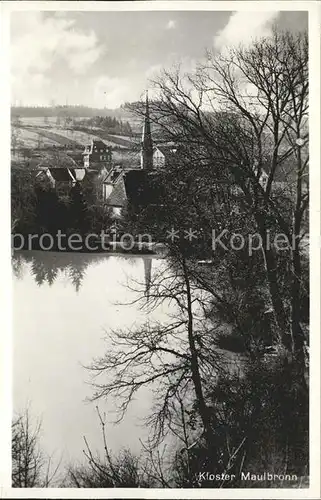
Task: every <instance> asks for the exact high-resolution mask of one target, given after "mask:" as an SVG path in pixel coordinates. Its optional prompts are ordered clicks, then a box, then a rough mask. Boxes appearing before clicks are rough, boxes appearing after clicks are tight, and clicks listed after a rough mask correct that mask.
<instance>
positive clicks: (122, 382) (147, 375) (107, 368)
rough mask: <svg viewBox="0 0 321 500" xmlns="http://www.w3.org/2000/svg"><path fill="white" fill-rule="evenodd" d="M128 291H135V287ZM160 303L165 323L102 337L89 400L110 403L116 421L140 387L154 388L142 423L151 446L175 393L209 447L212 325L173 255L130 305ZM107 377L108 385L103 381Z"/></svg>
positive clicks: (162, 431) (161, 432)
mask: <svg viewBox="0 0 321 500" xmlns="http://www.w3.org/2000/svg"><path fill="white" fill-rule="evenodd" d="M128 286H129V288H132V289H133V290H135V291H136V292H137V284H136V285H135V286H133V285H130V284H129V285H128ZM165 301H167V303H172V305H174V304H175V311H174V312H173V314H171V315H170V316H169V318H168V321H166V322H162V323H160V322H158V321H153V322H148V323H146V324H144V325H142V326H141V327H139V328H137V329H135V330H132V329H131V330H130V331H127V330H126V331H112V332H107V338H108V345H109V347H108V351H107V352H106V354H105V355H104V356H102V357H101V358H98V359H96V360H94V362H93V363H92V365H91V366H90V367H89V368H90V370H91V372H92V375H93V381H92V383H93V387H94V389H95V393H94V396H93V398H92V399H93V400H98V399H100V398H108V397H113V398H115V401H116V402H117V405H118V411H119V420H120V419H121V418H122V417H123V415H124V413H125V412H126V410H127V408H128V405H129V404H130V402H131V401H132V399H133V397H134V395H135V394H136V393H137V391H138V390H139V389H140V388H141V387H144V386H145V387H150V388H151V387H157V391H156V392H155V398H154V408H153V410H152V413H151V414H150V415H149V417H148V418H147V423H148V425H149V426H150V427H151V428H152V429H153V431H154V432H153V438H152V440H151V441H153V443H154V444H155V445H156V444H159V443H160V442H161V441H162V440H163V438H164V437H165V436H166V435H167V434H168V432H169V431H170V424H171V422H172V417H173V415H174V413H175V411H176V410H175V408H176V406H177V403H178V402H179V400H178V399H177V397H178V394H181V395H182V394H184V395H185V400H186V404H188V401H189V404H190V405H195V407H196V408H197V413H198V415H199V417H200V423H201V432H200V434H202V435H203V436H204V439H205V441H206V442H207V443H208V446H212V445H213V443H212V424H213V422H212V421H211V419H212V415H211V414H210V412H209V409H208V408H207V404H206V397H205V394H204V382H205V380H206V378H207V377H209V376H210V375H212V374H213V371H217V370H219V369H221V364H220V355H218V354H216V353H215V349H213V347H214V346H213V324H211V326H210V328H209V327H208V326H207V325H206V321H205V320H204V310H205V309H206V307H207V305H209V304H210V301H209V300H208V299H207V297H206V296H205V295H204V294H202V292H201V290H200V289H199V287H195V286H194V284H193V283H192V282H191V281H190V278H189V275H188V271H187V266H186V259H185V257H184V256H183V255H182V254H181V253H180V252H178V251H177V253H176V259H175V264H174V265H171V266H169V267H168V268H167V269H166V270H164V269H162V270H161V271H160V272H155V273H154V276H153V279H152V280H151V282H150V284H149V292H148V302H146V295H145V293H144V291H143V290H142V289H140V293H139V297H138V299H137V300H135V302H137V303H139V302H140V303H141V305H142V307H144V308H147V310H148V311H150V312H151V311H152V310H154V308H156V307H159V306H161V305H162V304H163V303H164V302H165ZM107 373H108V378H109V381H108V380H107V381H106V380H105V379H104V375H105V374H107ZM110 375H111V377H110ZM180 397H182V396H180Z"/></svg>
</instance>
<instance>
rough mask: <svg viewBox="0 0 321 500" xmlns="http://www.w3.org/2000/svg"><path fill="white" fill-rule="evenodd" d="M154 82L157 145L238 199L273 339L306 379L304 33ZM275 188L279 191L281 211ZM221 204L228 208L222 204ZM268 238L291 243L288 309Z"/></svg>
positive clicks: (212, 58)
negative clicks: (259, 259)
mask: <svg viewBox="0 0 321 500" xmlns="http://www.w3.org/2000/svg"><path fill="white" fill-rule="evenodd" d="M154 84H155V88H156V91H158V96H157V98H156V99H155V100H154V101H153V102H152V103H150V112H151V116H152V120H153V121H154V123H155V124H156V125H155V126H156V127H157V128H158V129H160V130H161V131H162V134H163V137H164V138H165V139H168V140H171V141H174V142H175V143H176V144H178V145H181V147H182V150H184V151H185V157H186V160H185V168H189V170H190V175H191V177H192V176H194V178H195V183H196V180H197V179H199V178H200V177H202V178H203V181H204V182H205V183H207V193H208V199H211V197H210V193H211V190H212V188H213V186H214V185H215V184H216V187H217V186H218V187H220V190H221V194H224V193H223V191H224V189H225V188H224V189H223V186H230V188H229V193H227V198H228V199H229V200H230V199H231V190H232V191H233V189H234V191H236V192H237V193H239V196H238V198H239V200H238V203H239V204H240V207H241V211H243V213H245V214H247V216H248V217H249V219H252V220H253V222H254V228H255V230H256V231H257V232H258V233H259V234H260V236H261V239H262V241H263V246H262V256H263V266H264V269H265V273H266V279H267V284H268V290H269V295H270V304H271V311H272V313H273V317H274V325H275V328H274V330H275V331H276V333H277V335H276V341H278V342H281V343H282V344H283V345H284V347H285V349H286V351H287V353H288V355H289V356H291V355H292V353H293V354H294V356H295V357H296V359H297V361H298V364H299V365H300V366H301V371H302V370H303V371H304V369H305V360H304V345H305V343H306V338H305V334H304V331H303V328H302V324H301V317H300V316H301V312H300V311H301V308H300V297H301V296H302V294H303V293H304V290H305V284H304V279H303V277H302V272H301V258H302V255H301V253H300V241H301V239H302V237H303V236H304V225H303V218H304V214H305V212H306V210H307V207H308V200H309V195H308V187H307V169H308V152H307V148H308V134H307V113H308V42H307V35H306V34H299V35H290V34H289V33H281V34H280V33H278V32H276V31H275V32H274V34H273V37H272V38H265V39H262V40H259V41H257V42H255V43H254V45H253V46H251V47H250V48H243V47H241V48H238V49H237V48H235V49H231V50H229V51H223V52H222V53H221V54H216V53H211V52H208V54H207V59H206V61H205V62H204V63H202V64H200V65H199V67H198V68H197V71H196V72H195V74H193V75H186V74H182V73H181V71H180V69H179V68H175V69H173V70H172V71H164V72H163V74H162V75H161V77H160V78H159V79H158V80H156V81H155V82H154ZM135 108H136V110H137V106H136V107H135ZM138 112H139V113H142V109H141V108H139V109H138ZM263 174H266V182H265V183H263V182H262V176H263ZM280 176H282V177H283V181H282V182H280V181H279V178H280ZM204 182H203V184H204ZM280 189H281V190H282V191H286V193H287V197H286V198H287V207H286V209H285V207H284V203H283V200H284V197H282V196H280V193H279V191H278V190H280ZM216 190H217V189H216ZM204 193H205V192H204ZM224 205H225V209H227V208H228V209H229V206H228V204H227V202H226V201H223V206H224ZM271 230H272V231H274V233H276V232H277V231H281V232H282V233H283V234H284V236H285V237H286V238H287V241H288V242H289V248H288V252H289V257H290V262H291V267H290V269H289V275H288V276H287V278H286V279H287V281H288V282H289V283H290V284H291V294H290V298H289V301H288V299H287V297H285V296H284V293H283V291H282V287H281V285H280V282H281V281H282V280H280V275H279V272H278V258H279V255H278V253H277V251H276V249H275V248H274V247H273V246H272V247H271V246H269V245H266V244H264V243H265V242H266V241H267V234H268V233H269V231H271Z"/></svg>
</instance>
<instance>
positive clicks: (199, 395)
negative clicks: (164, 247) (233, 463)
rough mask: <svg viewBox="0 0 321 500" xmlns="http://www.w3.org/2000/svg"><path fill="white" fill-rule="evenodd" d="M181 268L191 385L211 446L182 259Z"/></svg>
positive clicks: (207, 415)
mask: <svg viewBox="0 0 321 500" xmlns="http://www.w3.org/2000/svg"><path fill="white" fill-rule="evenodd" d="M182 267H183V274H184V280H185V285H186V295H187V311H188V343H189V348H190V351H191V371H192V380H193V384H194V390H195V395H196V400H197V406H198V409H199V413H200V417H201V420H202V424H203V427H204V435H205V439H206V442H207V444H208V445H211V443H212V439H211V436H212V431H211V426H210V421H209V412H208V408H207V406H206V403H205V399H204V395H203V388H202V381H201V376H200V370H199V363H198V355H197V350H196V345H195V340H194V332H193V311H192V298H191V288H190V282H189V277H188V271H187V267H186V261H185V258H184V257H183V258H182Z"/></svg>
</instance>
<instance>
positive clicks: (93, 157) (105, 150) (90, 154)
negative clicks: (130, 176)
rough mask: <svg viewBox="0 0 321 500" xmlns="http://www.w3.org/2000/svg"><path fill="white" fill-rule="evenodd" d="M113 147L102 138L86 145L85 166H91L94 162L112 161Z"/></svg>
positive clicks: (84, 153)
mask: <svg viewBox="0 0 321 500" xmlns="http://www.w3.org/2000/svg"><path fill="white" fill-rule="evenodd" d="M111 159H112V153H111V147H109V146H107V144H105V143H104V142H103V141H101V140H92V141H91V144H89V145H87V146H85V150H84V152H83V160H84V167H85V168H89V167H90V166H91V165H92V164H93V163H108V162H111Z"/></svg>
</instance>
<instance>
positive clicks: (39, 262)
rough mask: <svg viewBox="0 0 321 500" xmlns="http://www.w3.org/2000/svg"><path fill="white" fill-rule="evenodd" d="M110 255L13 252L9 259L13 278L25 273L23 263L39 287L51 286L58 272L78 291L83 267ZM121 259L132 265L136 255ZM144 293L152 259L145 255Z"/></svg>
mask: <svg viewBox="0 0 321 500" xmlns="http://www.w3.org/2000/svg"><path fill="white" fill-rule="evenodd" d="M109 257H110V255H109V254H85V253H70V252H60V253H58V252H37V251H35V252H31V251H30V252H15V253H14V255H13V258H12V269H13V274H14V276H15V277H16V278H18V279H22V278H23V276H24V264H27V265H28V267H29V269H30V273H31V275H32V277H33V279H34V280H35V282H36V283H37V284H38V285H39V286H40V285H43V284H44V283H48V285H49V286H51V285H52V284H53V283H54V282H55V281H56V279H57V278H59V275H60V276H61V275H64V276H66V277H67V278H68V281H70V282H71V283H72V285H73V286H74V287H75V290H76V292H78V291H79V289H80V287H81V285H82V283H83V280H84V277H85V275H86V270H87V268H88V267H89V266H91V265H93V264H95V263H98V262H101V261H103V260H105V259H108V258H109ZM118 257H119V258H120V259H121V258H124V260H126V263H127V264H134V263H135V261H136V259H137V257H136V256H133V257H129V256H124V255H121V254H119V256H118V255H117V258H118ZM143 261H144V274H145V293H146V296H148V291H149V286H150V279H151V267H152V259H151V258H150V257H149V258H147V259H146V258H144V257H143Z"/></svg>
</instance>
